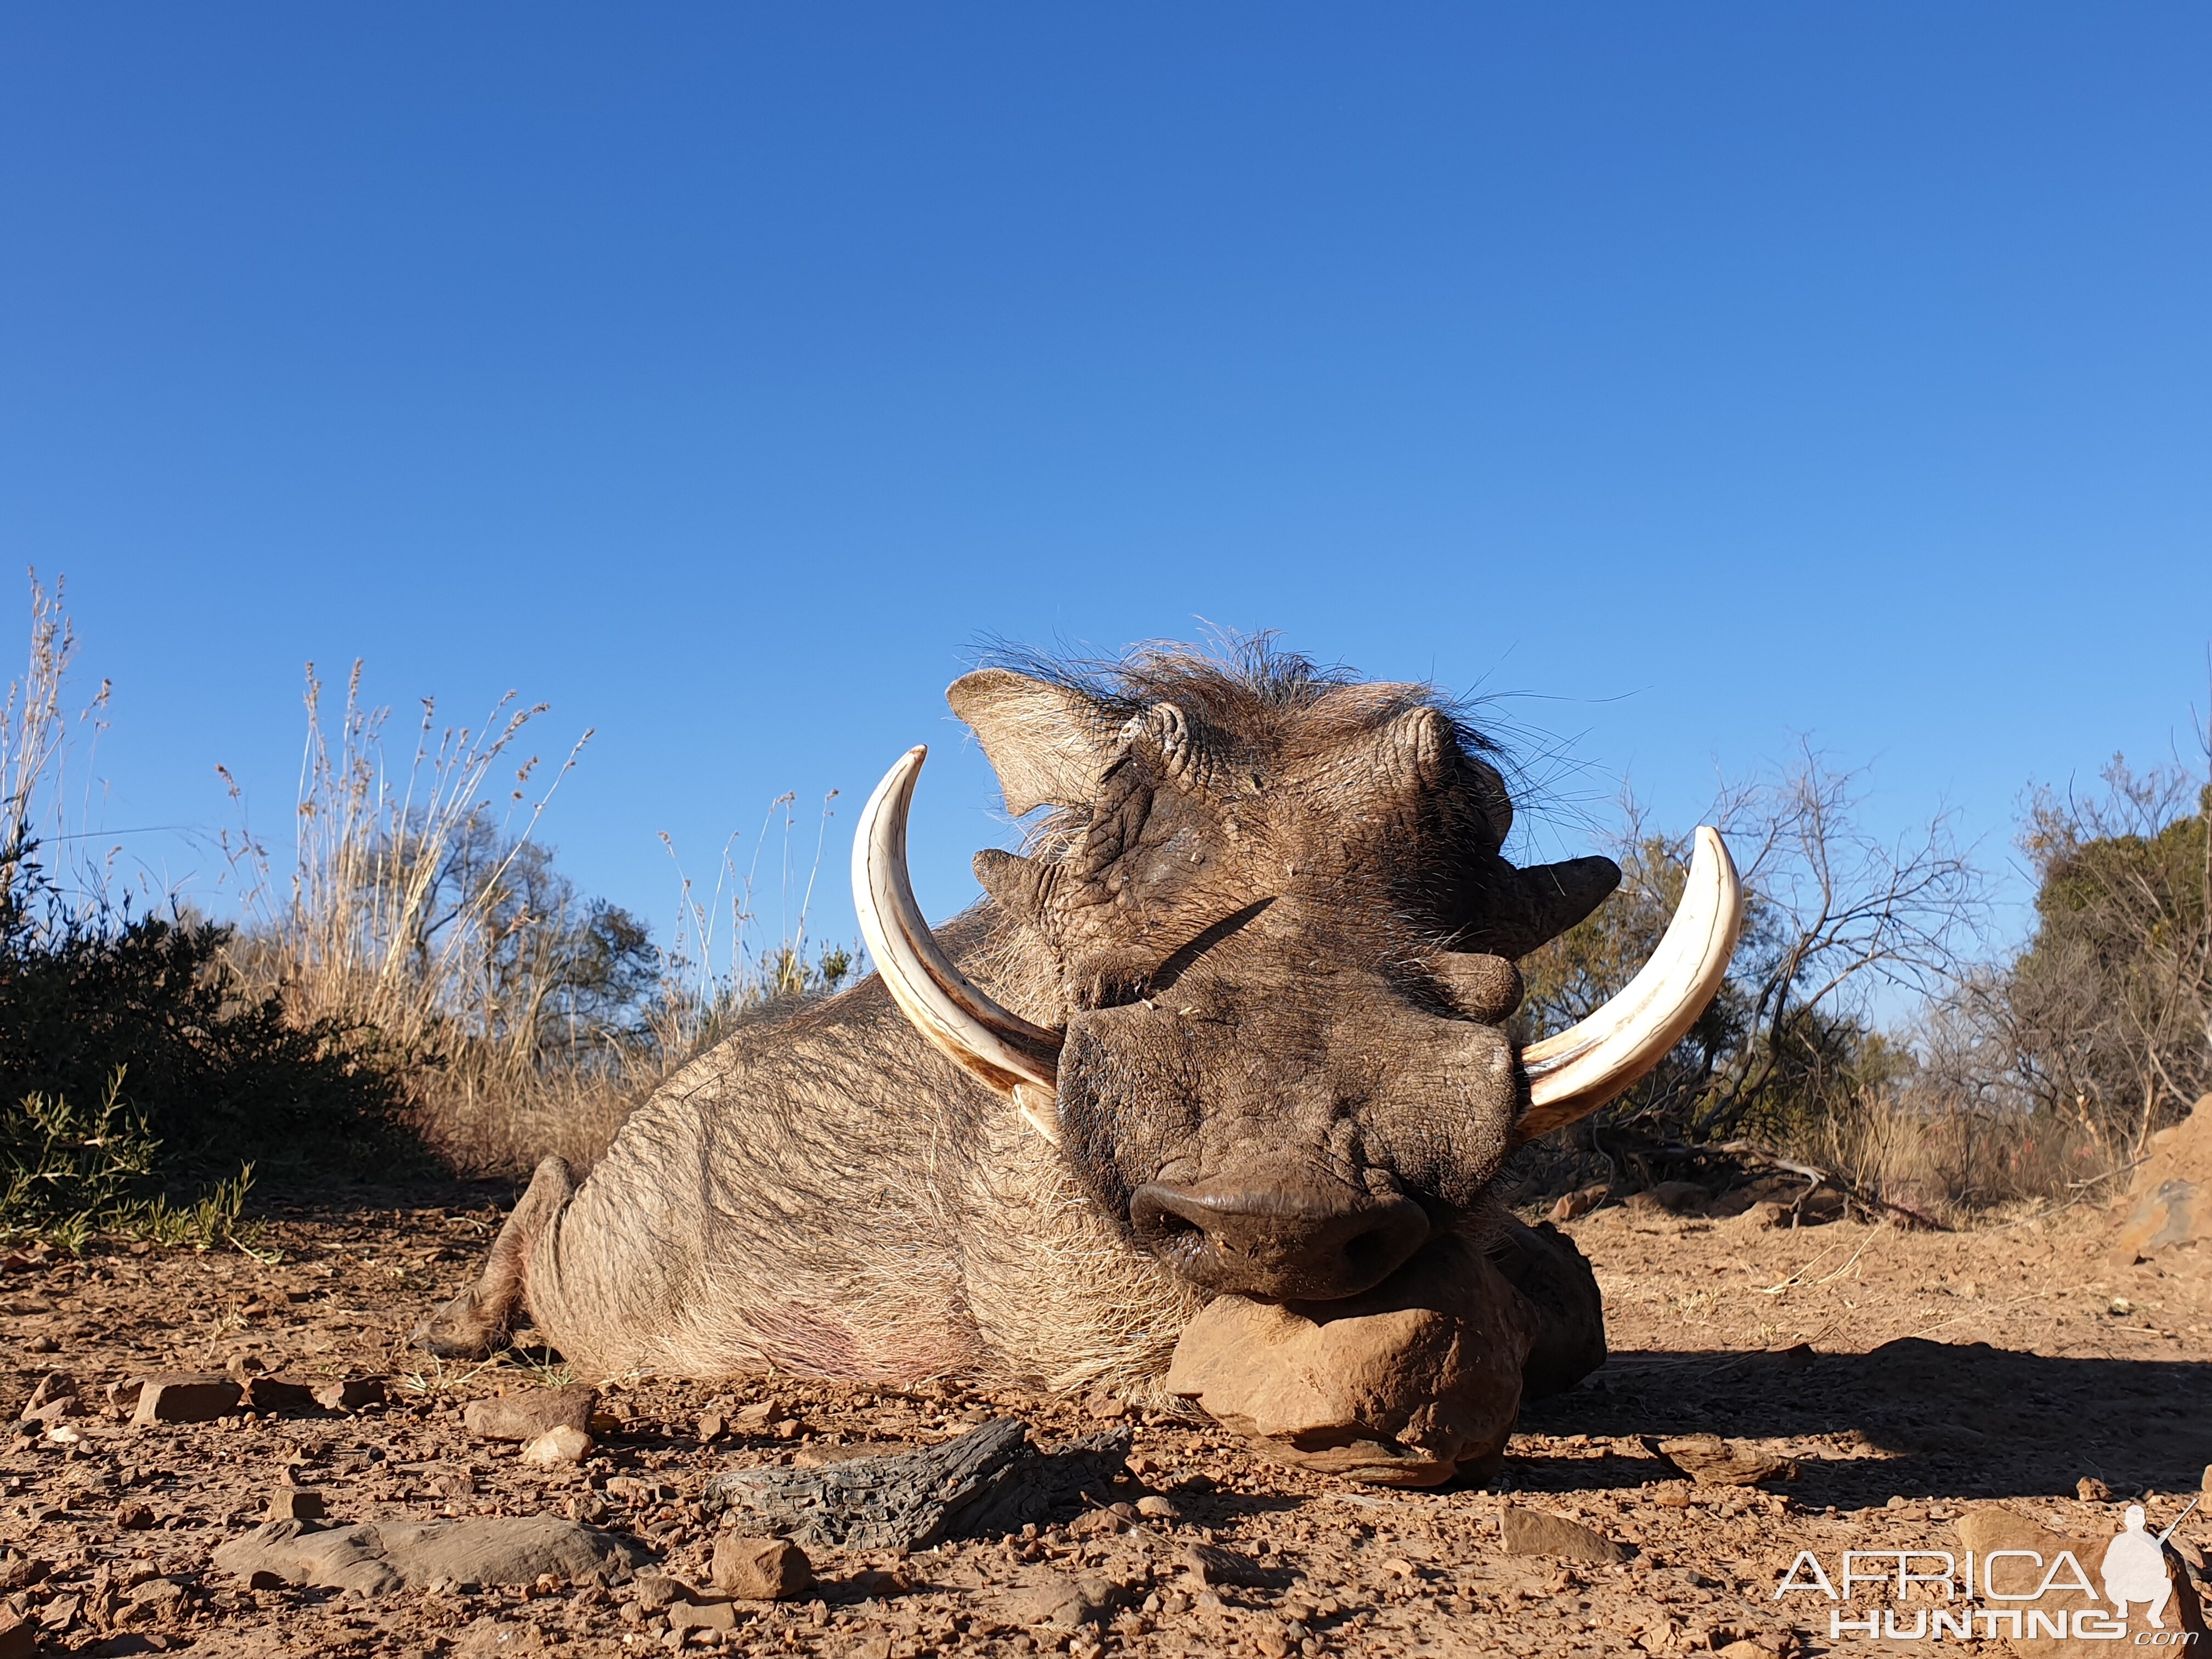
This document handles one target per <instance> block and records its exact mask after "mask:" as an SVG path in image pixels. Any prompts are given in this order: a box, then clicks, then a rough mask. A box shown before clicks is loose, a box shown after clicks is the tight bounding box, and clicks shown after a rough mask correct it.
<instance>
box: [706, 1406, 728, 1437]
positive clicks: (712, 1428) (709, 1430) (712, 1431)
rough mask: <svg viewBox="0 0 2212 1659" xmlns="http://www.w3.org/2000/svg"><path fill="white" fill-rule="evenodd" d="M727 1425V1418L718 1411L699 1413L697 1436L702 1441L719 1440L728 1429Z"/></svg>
mask: <svg viewBox="0 0 2212 1659" xmlns="http://www.w3.org/2000/svg"><path fill="white" fill-rule="evenodd" d="M729 1426H730V1421H729V1419H727V1418H726V1417H724V1416H723V1415H722V1414H721V1413H720V1412H701V1413H699V1438H700V1440H701V1442H702V1443H706V1442H710V1441H715V1440H720V1438H721V1437H722V1436H723V1435H724V1434H725V1433H726V1432H727V1431H728V1430H729Z"/></svg>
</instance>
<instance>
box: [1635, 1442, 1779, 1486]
mask: <svg viewBox="0 0 2212 1659" xmlns="http://www.w3.org/2000/svg"><path fill="white" fill-rule="evenodd" d="M1645 1449H1647V1450H1649V1451H1650V1452H1651V1453H1652V1454H1653V1455H1655V1456H1658V1457H1662V1458H1664V1459H1666V1460H1667V1462H1670V1463H1672V1464H1673V1465H1674V1467H1675V1468H1678V1469H1680V1470H1681V1472H1682V1473H1683V1474H1686V1475H1688V1476H1689V1477H1690V1479H1691V1480H1695V1481H1697V1482H1699V1484H1700V1485H1703V1486H1757V1485H1758V1484H1759V1482H1760V1481H1762V1480H1772V1479H1773V1478H1774V1477H1775V1476H1777V1475H1779V1474H1789V1473H1790V1467H1791V1466H1790V1461H1789V1459H1787V1458H1784V1457H1776V1456H1773V1455H1771V1454H1769V1453H1766V1452H1762V1451H1759V1450H1757V1449H1753V1448H1752V1447H1750V1446H1747V1445H1744V1444H1742V1443H1740V1442H1739V1443H1734V1444H1731V1443H1729V1442H1728V1441H1725V1440H1723V1439H1722V1438H1721V1437H1720V1436H1718V1435H1717V1434H1684V1435H1677V1436H1676V1437H1674V1438H1673V1439H1671V1440H1660V1441H1656V1442H1653V1441H1647V1442H1646V1443H1645Z"/></svg>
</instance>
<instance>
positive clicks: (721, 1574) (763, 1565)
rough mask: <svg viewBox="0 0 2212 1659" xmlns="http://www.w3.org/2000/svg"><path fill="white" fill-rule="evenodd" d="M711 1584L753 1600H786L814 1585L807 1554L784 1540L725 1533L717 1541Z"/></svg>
mask: <svg viewBox="0 0 2212 1659" xmlns="http://www.w3.org/2000/svg"><path fill="white" fill-rule="evenodd" d="M813 1582H814V1565H813V1563H811V1561H809V1560H808V1559H806V1552H805V1550H802V1549H801V1548H799V1546H798V1545H796V1544H794V1543H792V1542H791V1541H789V1540H787V1539H782V1538H744V1537H739V1536H738V1535H737V1534H734V1533H725V1534H722V1535H721V1536H720V1538H718V1539H716V1540H715V1541H714V1566H713V1568H712V1570H711V1575H710V1577H709V1578H708V1583H711V1584H713V1585H714V1588H715V1589H718V1590H720V1592H721V1593H722V1594H723V1595H740V1596H743V1597H744V1598H745V1599H746V1600H747V1601H788V1600H790V1599H791V1598H792V1597H793V1596H794V1595H799V1594H800V1593H801V1592H803V1591H804V1590H805V1589H806V1588H807V1587H808V1586H809V1585H811V1583H813Z"/></svg>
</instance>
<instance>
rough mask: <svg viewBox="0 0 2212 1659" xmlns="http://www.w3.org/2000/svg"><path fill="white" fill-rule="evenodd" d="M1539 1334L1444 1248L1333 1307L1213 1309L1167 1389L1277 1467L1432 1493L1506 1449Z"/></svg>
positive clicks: (1467, 1254) (1471, 1265)
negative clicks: (1463, 1468) (1466, 1467)
mask: <svg viewBox="0 0 2212 1659" xmlns="http://www.w3.org/2000/svg"><path fill="white" fill-rule="evenodd" d="M1536 1326H1537V1315H1536V1310H1535V1309H1534V1307H1533V1306H1532V1305H1531V1304H1529V1302H1528V1299H1527V1298H1525V1297H1522V1295H1521V1293H1520V1292H1519V1291H1516V1290H1515V1289H1514V1287H1513V1286H1512V1285H1510V1283H1508V1282H1507V1280H1506V1279H1505V1278H1504V1275H1503V1274H1502V1273H1500V1272H1499V1271H1498V1269H1497V1268H1496V1267H1493V1266H1492V1265H1491V1263H1490V1262H1489V1261H1487V1260H1486V1259H1485V1257H1484V1256H1483V1255H1481V1254H1480V1253H1479V1252H1478V1251H1476V1250H1475V1249H1474V1248H1473V1247H1472V1246H1470V1245H1469V1244H1468V1243H1466V1242H1465V1241H1464V1240H1462V1239H1460V1238H1458V1237H1443V1238H1440V1239H1438V1240H1437V1241H1436V1242H1434V1243H1431V1244H1430V1245H1428V1246H1427V1247H1425V1248H1424V1249H1422V1250H1421V1251H1420V1252H1419V1254H1418V1255H1415V1256H1414V1258H1413V1261H1411V1262H1409V1263H1407V1266H1406V1267H1402V1268H1401V1269H1400V1270H1399V1271H1398V1272H1397V1273H1394V1274H1392V1275H1391V1276H1390V1277H1389V1279H1385V1280H1384V1281H1383V1283H1382V1284H1381V1285H1377V1286H1376V1288H1375V1289H1373V1290H1371V1291H1367V1292H1365V1293H1364V1295H1361V1296H1358V1297H1346V1298H1345V1299H1344V1300H1343V1301H1341V1302H1331V1303H1304V1304H1276V1303H1267V1302H1256V1301H1254V1300H1251V1299H1250V1298H1249V1297H1241V1296H1222V1297H1215V1298H1214V1299H1213V1300H1212V1302H1209V1303H1208V1304H1206V1306H1205V1307H1204V1308H1203V1309H1201V1310H1200V1311H1199V1312H1198V1314H1197V1316H1195V1317H1194V1318H1193V1319H1192V1321H1191V1322H1190V1323H1189V1324H1188V1326H1186V1327H1185V1328H1184V1330H1183V1334H1182V1339H1181V1340H1179V1341H1178V1342H1177V1343H1176V1350H1175V1358H1174V1361H1173V1363H1172V1364H1171V1365H1170V1368H1169V1370H1168V1376H1167V1389H1168V1391H1169V1392H1170V1393H1171V1394H1176V1395H1182V1396H1184V1397H1185V1398H1187V1399H1194V1400H1196V1401H1198V1402H1199V1404H1200V1406H1201V1407H1204V1409H1205V1410H1206V1413H1208V1414H1209V1415H1210V1416H1212V1418H1213V1419H1215V1420H1216V1421H1218V1422H1219V1423H1220V1424H1221V1425H1223V1426H1224V1427H1225V1428H1227V1429H1230V1430H1231V1431H1233V1432H1235V1433H1237V1434H1240V1435H1243V1436H1247V1437H1250V1438H1251V1439H1252V1440H1254V1441H1255V1443H1256V1446H1255V1449H1258V1450H1260V1451H1261V1452H1262V1453H1263V1454H1264V1455H1267V1456H1269V1457H1272V1458H1274V1459H1275V1460H1277V1461H1278V1462H1284V1463H1289V1464H1291V1465H1294V1466H1296V1467H1299V1468H1309V1469H1313V1470H1316V1471H1319V1472H1321V1473H1324V1474H1335V1475H1340V1476H1346V1477H1348V1478H1351V1479H1352V1480H1364V1481H1369V1482H1371V1483H1374V1484H1376V1485H1379V1486H1436V1485H1437V1484H1439V1483H1441V1482H1443V1481H1445V1480H1449V1479H1450V1478H1451V1477H1452V1475H1453V1474H1455V1472H1456V1471H1457V1469H1458V1468H1459V1466H1460V1464H1461V1463H1462V1462H1478V1463H1479V1462H1482V1461H1484V1460H1486V1459H1490V1458H1493V1457H1495V1456H1496V1455H1498V1452H1499V1451H1500V1450H1501V1449H1502V1448H1503V1447H1504V1443H1505V1439H1506V1437H1507V1436H1508V1435H1509V1434H1510V1433H1511V1431H1512V1428H1513V1419H1514V1418H1515V1416H1516V1414H1517V1413H1518V1412H1519V1410H1520V1407H1521V1388H1522V1383H1521V1367H1522V1361H1523V1360H1524V1359H1525V1358H1527V1357H1528V1352H1529V1351H1530V1349H1531V1347H1532V1346H1534V1341H1535V1336H1536Z"/></svg>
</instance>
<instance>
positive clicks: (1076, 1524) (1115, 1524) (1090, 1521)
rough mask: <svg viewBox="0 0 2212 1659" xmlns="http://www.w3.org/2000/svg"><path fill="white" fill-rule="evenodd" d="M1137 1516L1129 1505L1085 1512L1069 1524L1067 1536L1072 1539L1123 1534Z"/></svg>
mask: <svg viewBox="0 0 2212 1659" xmlns="http://www.w3.org/2000/svg"><path fill="white" fill-rule="evenodd" d="M1121 1511H1126V1513H1122V1512H1121ZM1135 1515H1136V1511H1135V1510H1133V1509H1130V1507H1129V1506H1128V1505H1127V1504H1115V1505H1114V1506H1113V1507H1112V1508H1111V1509H1103V1510H1085V1511H1084V1512H1083V1513H1082V1514H1080V1515H1079V1516H1076V1517H1075V1519H1074V1520H1073V1521H1071V1522H1068V1526H1067V1535H1068V1536H1069V1537H1070V1538H1096V1537H1098V1536H1100V1535H1102V1534H1113V1533H1117V1532H1121V1531H1122V1530H1124V1529H1125V1528H1127V1526H1128V1524H1129V1522H1130V1521H1131V1520H1132V1519H1133V1518H1134V1516H1135Z"/></svg>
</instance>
